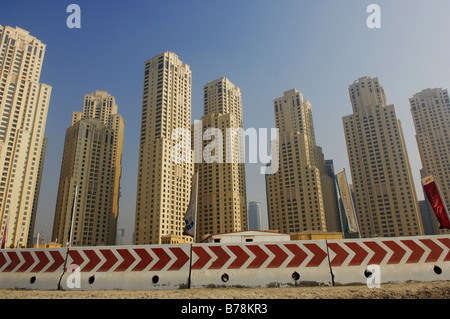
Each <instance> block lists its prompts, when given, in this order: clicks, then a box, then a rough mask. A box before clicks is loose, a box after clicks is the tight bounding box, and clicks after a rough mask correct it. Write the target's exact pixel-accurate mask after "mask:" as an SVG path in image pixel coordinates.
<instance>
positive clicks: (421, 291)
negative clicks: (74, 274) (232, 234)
mask: <svg viewBox="0 0 450 319" xmlns="http://www.w3.org/2000/svg"><path fill="white" fill-rule="evenodd" d="M0 299H189V300H191V299H365V300H367V299H450V281H437V282H417V283H405V284H384V285H381V287H380V288H368V287H367V286H365V285H361V286H341V287H292V288H214V289H213V288H211V289H209V288H208V289H206V288H205V289H179V290H145V291H129V290H101V291H100V290H90V291H39V290H7V289H1V290H0Z"/></svg>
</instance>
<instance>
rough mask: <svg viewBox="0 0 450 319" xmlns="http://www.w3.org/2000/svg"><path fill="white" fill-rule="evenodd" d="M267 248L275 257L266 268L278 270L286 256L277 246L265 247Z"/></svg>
mask: <svg viewBox="0 0 450 319" xmlns="http://www.w3.org/2000/svg"><path fill="white" fill-rule="evenodd" d="M266 247H267V248H269V250H270V251H271V252H272V253H273V254H274V255H275V257H274V258H273V259H272V261H271V262H270V264H268V265H267V268H279V267H280V266H281V264H283V262H284V261H285V260H286V258H288V254H286V252H285V251H284V250H283V249H281V248H280V246H278V245H266Z"/></svg>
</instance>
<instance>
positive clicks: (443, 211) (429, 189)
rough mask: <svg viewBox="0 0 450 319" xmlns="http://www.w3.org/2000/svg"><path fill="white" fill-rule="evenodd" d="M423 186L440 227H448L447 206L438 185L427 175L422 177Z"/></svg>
mask: <svg viewBox="0 0 450 319" xmlns="http://www.w3.org/2000/svg"><path fill="white" fill-rule="evenodd" d="M422 184H423V188H424V190H425V194H426V195H427V198H428V201H429V202H430V204H431V207H433V210H434V214H435V215H436V218H437V220H438V222H439V224H440V225H441V227H440V228H447V229H450V217H449V215H448V211H447V208H446V207H445V203H444V200H443V199H442V197H441V193H440V192H439V188H438V185H437V184H436V182H435V180H434V177H433V176H427V177H425V178H423V179H422Z"/></svg>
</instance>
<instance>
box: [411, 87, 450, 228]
mask: <svg viewBox="0 0 450 319" xmlns="http://www.w3.org/2000/svg"><path fill="white" fill-rule="evenodd" d="M409 103H410V105H411V114H412V117H413V120H414V126H415V128H416V140H417V145H418V147H419V153H420V158H421V160H422V165H423V177H425V176H428V175H434V177H435V180H436V181H437V183H438V185H439V188H440V191H441V195H442V197H443V200H444V202H445V203H446V205H447V208H448V207H449V205H450V137H449V134H450V98H449V95H448V91H447V90H443V89H426V90H423V91H422V92H419V93H417V94H414V96H413V97H412V98H410V99H409ZM434 221H436V225H437V228H439V224H438V223H437V219H436V218H434ZM439 233H441V234H444V233H446V234H448V233H450V230H448V229H445V228H444V229H440V230H439Z"/></svg>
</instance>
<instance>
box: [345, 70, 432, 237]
mask: <svg viewBox="0 0 450 319" xmlns="http://www.w3.org/2000/svg"><path fill="white" fill-rule="evenodd" d="M349 94H350V100H351V102H352V107H353V114H352V115H348V116H345V117H343V124H344V132H345V139H346V143H347V152H348V157H349V162H350V170H351V176H352V181H353V190H354V195H355V210H356V215H357V219H358V223H359V230H360V234H361V237H362V238H364V237H365V238H369V237H396V236H415V235H421V234H423V227H422V220H421V218H420V214H419V206H418V202H417V197H416V192H415V189H414V184H413V178H412V175H411V168H410V165H409V159H408V154H407V152H406V146H405V141H404V139H403V133H402V128H401V125H400V121H399V120H398V119H397V115H396V113H395V108H394V105H387V102H386V94H385V91H384V89H383V87H382V86H381V84H380V82H379V81H378V78H370V77H363V78H359V79H358V80H357V81H355V82H354V83H353V84H352V85H350V87H349Z"/></svg>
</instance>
